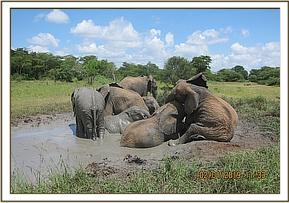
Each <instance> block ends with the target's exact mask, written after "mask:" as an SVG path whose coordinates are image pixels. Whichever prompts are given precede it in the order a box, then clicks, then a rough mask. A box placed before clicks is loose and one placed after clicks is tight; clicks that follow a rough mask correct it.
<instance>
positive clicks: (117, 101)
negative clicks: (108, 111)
mask: <svg viewBox="0 0 289 203" xmlns="http://www.w3.org/2000/svg"><path fill="white" fill-rule="evenodd" d="M108 103H109V104H108V105H112V106H113V112H114V114H119V113H121V112H123V111H124V110H126V109H128V108H129V107H132V106H138V107H140V108H143V109H145V110H146V111H149V109H148V107H147V106H146V104H145V102H144V100H143V99H142V97H141V96H140V95H139V94H137V93H136V92H134V91H131V90H127V89H122V88H118V87H110V94H109V98H108Z"/></svg>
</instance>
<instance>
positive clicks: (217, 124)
mask: <svg viewBox="0 0 289 203" xmlns="http://www.w3.org/2000/svg"><path fill="white" fill-rule="evenodd" d="M172 99H176V100H177V101H178V102H180V103H182V104H184V111H185V112H186V115H187V117H186V125H187V127H188V130H187V131H186V132H185V133H184V134H183V135H182V136H181V137H180V138H179V139H178V140H177V141H171V143H170V144H172V145H174V144H183V143H187V142H190V141H192V140H193V139H194V138H196V137H199V136H203V137H204V138H205V139H208V140H215V141H220V142H228V141H230V140H231V139H232V138H233V135H234V129H235V128H236V126H237V122H238V115H237V113H236V111H235V110H234V109H233V107H232V106H231V105H230V104H228V103H227V102H225V101H224V100H223V99H221V98H219V97H216V96H214V95H212V94H211V93H210V92H209V91H208V90H207V89H206V88H204V87H199V86H196V85H192V84H188V83H187V82H185V81H180V82H179V83H178V84H177V85H176V86H175V88H174V89H173V90H172V93H171V94H170V95H169V96H168V98H167V101H171V100H172Z"/></svg>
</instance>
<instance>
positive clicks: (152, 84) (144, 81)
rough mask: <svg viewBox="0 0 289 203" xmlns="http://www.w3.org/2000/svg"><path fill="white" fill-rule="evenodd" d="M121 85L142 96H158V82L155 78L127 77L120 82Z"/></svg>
mask: <svg viewBox="0 0 289 203" xmlns="http://www.w3.org/2000/svg"><path fill="white" fill-rule="evenodd" d="M119 85H120V86H121V87H123V88H124V89H129V90H133V91H135V92H137V93H139V94H140V95H141V96H147V93H148V92H150V93H152V95H153V97H154V98H156V96H157V88H158V87H157V82H156V80H155V79H154V78H153V76H151V75H149V76H139V77H131V76H128V77H125V78H124V79H123V80H122V81H120V83H119Z"/></svg>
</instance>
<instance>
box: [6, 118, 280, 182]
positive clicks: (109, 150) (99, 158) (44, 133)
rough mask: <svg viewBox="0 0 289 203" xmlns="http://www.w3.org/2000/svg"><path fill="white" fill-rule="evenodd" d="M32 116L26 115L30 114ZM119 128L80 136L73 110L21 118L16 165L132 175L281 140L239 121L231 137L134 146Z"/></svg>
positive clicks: (30, 173) (15, 129) (15, 135)
mask: <svg viewBox="0 0 289 203" xmlns="http://www.w3.org/2000/svg"><path fill="white" fill-rule="evenodd" d="M26 119H27V118H26ZM120 137H121V135H120V134H109V133H108V132H106V134H105V138H104V139H103V140H96V141H92V140H88V139H81V138H77V137H76V136H75V119H74V118H73V115H72V113H67V114H58V115H54V116H51V115H43V116H39V118H38V117H31V118H30V120H28V121H25V120H19V121H18V122H17V125H15V124H12V127H11V171H12V172H13V173H14V174H15V173H18V174H21V175H23V176H24V177H25V178H26V179H27V180H28V181H30V182H35V181H37V179H39V177H41V178H45V177H47V176H48V175H49V174H50V173H53V172H55V171H56V172H57V171H62V170H63V169H64V168H66V169H68V170H74V169H77V168H78V167H80V166H81V167H84V168H86V169H87V171H88V172H89V173H90V174H92V175H97V176H109V175H118V176H119V175H125V176H127V175H129V173H130V172H132V171H135V170H138V169H145V170H146V169H154V168H157V167H158V166H159V164H160V163H161V162H162V161H163V160H164V159H165V158H166V157H172V158H175V159H178V158H183V159H187V160H191V159H196V160H202V161H212V160H215V159H217V158H219V157H221V156H224V155H225V154H227V153H229V152H233V151H240V150H247V149H257V148H259V147H264V146H269V145H272V144H276V142H274V141H272V140H271V139H270V137H268V136H266V135H265V134H264V133H262V132H261V131H260V129H259V128H258V127H257V126H255V125H253V124H251V123H248V122H246V121H244V120H241V121H239V124H238V127H237V129H236V132H235V136H234V138H233V139H232V140H231V142H228V143H221V142H214V141H196V142H191V143H187V144H184V145H178V146H174V147H170V146H168V145H167V143H163V144H162V145H159V146H157V147H153V148H146V149H132V148H126V147H120V145H119V142H120Z"/></svg>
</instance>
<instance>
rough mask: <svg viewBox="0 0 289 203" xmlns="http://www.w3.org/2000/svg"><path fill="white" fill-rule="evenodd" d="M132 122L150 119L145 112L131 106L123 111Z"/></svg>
mask: <svg viewBox="0 0 289 203" xmlns="http://www.w3.org/2000/svg"><path fill="white" fill-rule="evenodd" d="M124 112H125V113H126V114H127V115H128V117H129V118H131V119H132V121H138V120H142V119H146V118H149V117H150V114H149V112H148V111H147V110H145V109H142V108H140V107H138V106H132V107H130V108H128V109H127V110H125V111H124Z"/></svg>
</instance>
